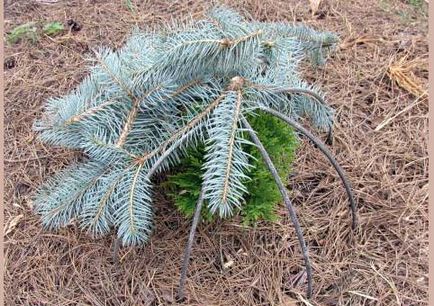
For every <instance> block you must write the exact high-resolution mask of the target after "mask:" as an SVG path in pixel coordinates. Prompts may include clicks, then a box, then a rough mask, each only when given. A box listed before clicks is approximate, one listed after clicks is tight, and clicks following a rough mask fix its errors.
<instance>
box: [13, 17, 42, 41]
mask: <svg viewBox="0 0 434 306" xmlns="http://www.w3.org/2000/svg"><path fill="white" fill-rule="evenodd" d="M21 40H30V41H31V42H32V43H35V42H36V41H37V40H38V34H37V28H36V25H35V23H34V22H29V23H25V24H22V25H19V26H17V27H15V28H14V29H13V30H12V31H11V32H10V33H9V34H8V36H7V41H8V42H9V43H11V44H15V43H17V42H19V41H21Z"/></svg>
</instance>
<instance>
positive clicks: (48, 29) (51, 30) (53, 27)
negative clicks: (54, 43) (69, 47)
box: [42, 21, 64, 36]
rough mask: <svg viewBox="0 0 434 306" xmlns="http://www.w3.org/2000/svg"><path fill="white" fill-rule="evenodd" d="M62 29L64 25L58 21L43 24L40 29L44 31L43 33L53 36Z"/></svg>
mask: <svg viewBox="0 0 434 306" xmlns="http://www.w3.org/2000/svg"><path fill="white" fill-rule="evenodd" d="M63 29H64V26H63V24H62V23H60V22H59V21H53V22H50V23H47V24H46V25H44V28H43V29H42V31H43V32H44V34H47V35H49V36H55V35H57V34H59V33H61V32H62V31H63Z"/></svg>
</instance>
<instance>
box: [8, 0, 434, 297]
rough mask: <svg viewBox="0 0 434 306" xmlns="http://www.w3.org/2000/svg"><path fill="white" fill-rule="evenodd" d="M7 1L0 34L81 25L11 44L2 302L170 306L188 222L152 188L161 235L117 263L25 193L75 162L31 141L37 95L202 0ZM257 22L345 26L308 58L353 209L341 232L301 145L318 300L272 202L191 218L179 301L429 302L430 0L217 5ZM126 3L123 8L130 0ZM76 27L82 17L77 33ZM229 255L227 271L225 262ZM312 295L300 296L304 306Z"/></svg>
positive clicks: (334, 190) (297, 182) (308, 150)
mask: <svg viewBox="0 0 434 306" xmlns="http://www.w3.org/2000/svg"><path fill="white" fill-rule="evenodd" d="M138 2H139V1H134V0H131V1H111V2H110V3H109V2H108V1H102V0H88V1H84V0H83V1H77V0H72V1H62V0H58V1H56V0H54V1H53V0H51V1H49V0H32V1H24V0H23V1H6V3H5V10H6V13H5V30H6V31H10V30H12V29H13V28H14V27H15V26H17V25H20V24H23V23H26V22H29V21H35V22H43V21H53V20H59V21H61V22H64V23H65V24H66V22H67V20H69V19H73V20H74V21H76V22H78V23H79V24H80V27H79V28H80V29H79V31H69V32H68V31H66V32H64V33H63V34H62V35H60V36H56V37H53V38H50V37H46V36H41V37H40V38H39V41H38V42H36V43H34V44H32V43H30V42H25V41H24V42H19V43H17V44H8V45H6V48H5V64H4V67H5V76H4V77H5V81H6V87H5V102H6V103H5V173H6V186H5V188H6V194H5V230H6V235H5V256H6V273H5V290H6V305H168V304H171V303H173V301H174V294H175V291H176V286H177V282H178V277H179V272H180V264H181V257H182V251H183V248H184V246H185V243H186V241H187V236H188V230H189V225H190V220H186V219H184V218H182V217H181V216H180V215H179V213H178V212H176V210H175V209H174V207H173V205H172V204H171V202H170V201H169V199H168V198H167V197H165V195H164V194H162V193H161V192H160V193H158V194H157V199H156V205H157V216H158V217H157V220H156V232H157V233H158V235H154V237H153V238H152V239H151V241H150V243H149V244H148V245H147V246H146V247H144V248H140V249H123V250H122V251H121V257H122V259H121V263H120V264H119V265H118V266H116V265H115V264H113V263H112V261H111V244H112V239H111V237H108V238H106V239H100V240H91V239H89V238H88V237H87V236H86V235H85V234H83V233H80V232H79V231H78V230H77V229H76V227H75V226H74V225H71V226H70V227H68V228H67V229H64V230H62V231H60V232H58V233H49V232H46V231H44V230H43V229H42V228H41V225H40V221H39V220H38V218H37V217H36V216H35V215H34V214H33V213H32V211H31V208H32V207H31V206H32V204H31V196H32V194H33V192H34V190H35V189H36V187H37V186H38V185H39V184H40V183H41V182H42V181H43V180H45V179H46V178H47V177H48V176H49V175H51V174H53V173H54V172H56V171H57V170H59V169H61V168H62V167H64V166H65V165H67V164H69V163H71V162H72V161H73V160H76V159H78V158H80V157H79V155H78V154H77V153H74V152H66V151H62V150H59V149H53V148H47V147H45V146H44V145H42V144H41V143H39V142H38V141H37V140H36V139H35V135H34V133H33V132H32V130H31V125H32V122H33V120H34V119H35V118H36V117H38V116H39V115H40V113H41V107H42V105H43V103H44V101H45V100H46V99H47V98H48V97H50V96H57V95H62V94H64V93H66V92H67V91H69V90H70V89H72V88H73V87H74V86H75V85H76V84H77V83H78V82H79V81H80V80H81V78H82V77H83V76H84V75H85V73H86V71H85V67H86V62H85V58H86V56H89V55H90V52H91V50H92V49H93V48H96V47H98V46H101V45H105V46H110V47H113V48H117V47H119V46H121V45H122V43H123V41H124V40H125V38H126V36H127V35H128V33H129V31H130V30H131V28H132V27H133V26H135V25H138V26H143V25H145V24H146V25H150V24H154V25H155V24H161V23H164V22H165V21H167V20H168V18H171V17H174V18H183V17H184V16H186V15H187V14H192V15H193V16H194V17H200V16H201V14H202V13H203V12H204V10H206V9H207V8H209V6H210V3H209V2H207V1H193V0H177V1H153V0H149V1H143V2H142V1H140V4H139V3H138ZM227 3H228V4H229V5H231V6H232V7H234V8H237V9H240V10H245V11H247V12H248V13H250V14H251V15H252V16H253V17H254V18H255V19H258V20H287V21H302V22H306V23H308V24H310V25H312V26H314V27H316V28H318V29H326V30H331V31H335V32H337V33H339V35H340V36H341V38H342V42H341V44H340V46H339V48H338V50H337V51H336V52H335V54H334V55H333V56H332V58H330V59H329V61H328V63H327V65H326V67H324V68H323V69H320V70H317V71H313V70H309V69H307V70H306V71H305V74H306V77H307V78H308V79H309V80H311V81H317V82H318V83H319V84H321V86H322V88H323V89H324V91H325V92H326V93H327V99H328V102H329V103H330V104H331V105H332V106H333V107H334V108H336V110H337V123H336V127H335V136H334V137H335V139H334V140H335V141H334V144H333V147H332V150H333V151H334V153H335V154H336V157H337V159H338V161H339V162H340V163H341V164H342V165H343V167H344V168H345V170H346V172H347V173H348V175H349V177H350V179H351V181H352V183H353V187H354V190H355V194H356V197H357V202H358V205H359V211H360V226H359V229H358V230H357V232H355V233H352V232H351V230H350V217H349V213H348V208H347V197H346V194H345V191H344V189H343V187H342V186H341V183H340V181H339V178H338V176H337V174H336V173H335V171H334V170H333V168H332V167H331V166H330V165H329V163H328V162H327V161H326V160H325V158H324V157H323V156H322V155H321V154H320V153H319V152H318V151H317V150H316V149H315V148H313V147H312V146H311V145H310V144H309V143H307V142H304V143H303V145H302V148H300V151H299V155H298V159H297V160H296V163H295V168H294V173H293V175H292V176H291V178H289V184H288V187H289V188H290V190H291V195H292V198H293V200H294V203H295V206H296V209H297V213H298V215H299V219H300V221H301V225H302V227H303V230H304V234H305V237H306V240H307V241H308V244H309V246H310V255H311V259H312V263H313V270H314V297H313V299H312V300H311V301H310V302H307V301H305V300H304V298H303V295H304V290H305V286H304V283H303V280H304V279H303V277H304V276H303V260H302V257H301V253H300V250H299V247H298V243H297V240H296V237H295V232H294V230H293V227H292V225H291V223H290V221H289V218H288V216H287V214H286V211H285V209H284V208H283V206H282V209H281V213H280V214H281V216H282V218H281V220H280V221H279V222H275V223H267V222H263V223H260V224H258V226H256V227H255V228H243V227H242V226H240V223H239V220H238V219H237V218H235V219H232V220H227V221H218V222H216V223H212V224H202V225H200V226H199V230H198V234H197V241H196V244H195V246H194V249H193V260H192V263H191V266H190V273H189V278H188V280H187V288H186V289H187V298H188V300H187V303H186V304H188V305H298V304H300V305H310V304H312V305H426V304H427V290H428V289H427V288H428V287H427V286H428V275H427V274H428V263H427V256H428V216H427V215H428V214H427V210H428V209H427V207H428V204H427V198H428V197H427V192H428V190H427V186H428V174H427V167H428V156H427V130H428V124H427V122H428V119H427V113H428V105H427V99H426V95H425V90H426V87H427V83H428V72H427V55H428V47H427V41H426V35H427V17H426V14H427V13H426V11H427V10H426V6H427V5H426V1H422V0H420V1H417V0H408V1H407V0H380V1H374V0H345V1H344V0H341V1H339V0H330V1H322V2H321V4H320V6H319V9H318V10H317V11H316V13H315V14H314V15H312V13H311V12H310V11H309V5H308V1H306V2H300V1H295V0H293V1H287V0H285V1H284V0H279V1H277V0H276V1H271V0H265V1H259V0H255V1H244V0H235V1H227ZM129 4H131V5H129ZM75 30H77V28H76V29H75ZM229 261H233V264H232V265H231V266H230V267H229V268H224V265H225V263H228V262H229ZM309 303H310V304H309Z"/></svg>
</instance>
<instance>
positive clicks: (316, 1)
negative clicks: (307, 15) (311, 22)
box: [309, 0, 321, 16]
mask: <svg viewBox="0 0 434 306" xmlns="http://www.w3.org/2000/svg"><path fill="white" fill-rule="evenodd" d="M320 4H321V0H309V5H310V10H311V11H312V16H313V15H315V14H316V12H317V11H318V9H319V5H320Z"/></svg>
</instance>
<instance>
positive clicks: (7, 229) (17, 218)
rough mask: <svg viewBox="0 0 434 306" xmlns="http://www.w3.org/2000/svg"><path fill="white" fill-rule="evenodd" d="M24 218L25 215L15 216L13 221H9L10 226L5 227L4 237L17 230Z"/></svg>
mask: <svg viewBox="0 0 434 306" xmlns="http://www.w3.org/2000/svg"><path fill="white" fill-rule="evenodd" d="M23 217H24V216H23V215H18V216H15V217H14V218H12V220H11V221H9V224H8V225H7V226H6V227H5V230H4V236H6V235H8V234H10V233H11V232H12V231H13V230H14V229H15V227H16V226H17V225H18V223H19V222H20V220H21V219H22V218H23Z"/></svg>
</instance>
